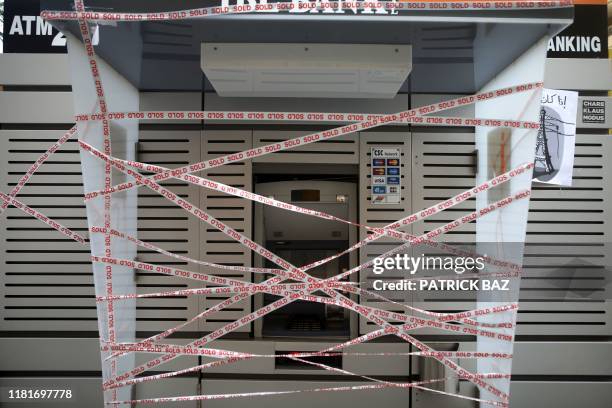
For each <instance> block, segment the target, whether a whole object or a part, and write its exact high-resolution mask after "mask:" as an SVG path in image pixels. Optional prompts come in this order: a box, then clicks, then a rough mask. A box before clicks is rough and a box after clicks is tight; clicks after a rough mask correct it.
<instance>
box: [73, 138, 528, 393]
mask: <svg viewBox="0 0 612 408" xmlns="http://www.w3.org/2000/svg"><path fill="white" fill-rule="evenodd" d="M84 147H85V148H87V149H89V150H90V151H91V147H90V146H89V147H87V146H84ZM91 152H92V153H94V151H91ZM100 153H101V152H98V154H97V155H98V156H99V157H100ZM94 154H95V153H94ZM101 158H102V157H101ZM104 159H106V160H107V161H110V162H111V163H112V164H113V166H114V167H115V168H117V169H118V170H120V171H121V172H123V173H125V174H128V175H132V176H133V177H135V178H136V179H137V180H139V181H141V182H144V184H145V185H147V187H149V188H150V189H152V190H153V191H155V192H158V193H159V194H161V195H162V196H165V197H166V198H168V199H169V200H170V201H172V202H174V203H175V204H177V205H179V206H181V207H182V208H184V209H185V210H187V211H188V212H190V213H192V214H193V215H195V216H196V217H198V218H200V219H201V220H202V221H205V222H207V223H208V224H209V225H211V226H214V227H216V228H218V229H219V230H220V231H222V232H223V233H224V234H226V235H228V236H229V237H232V238H233V239H235V240H237V241H239V242H242V243H243V244H244V245H246V246H248V247H250V248H251V249H253V250H256V251H257V252H258V253H259V254H260V255H262V256H263V257H265V258H267V259H269V260H270V261H272V262H275V263H277V264H278V265H280V266H281V267H283V268H285V269H287V270H289V271H291V272H295V273H298V274H302V276H301V280H305V281H310V282H311V281H312V280H313V278H312V277H310V276H309V275H306V274H304V273H303V272H302V271H300V270H299V269H298V268H296V267H294V266H292V265H291V264H289V263H288V262H286V261H285V260H282V259H280V258H279V257H277V256H276V255H274V254H272V253H270V252H269V251H267V250H265V249H264V248H263V247H261V246H259V245H258V244H257V243H255V242H253V241H251V240H250V239H248V238H247V237H245V236H243V235H242V234H240V233H238V232H237V231H235V230H233V229H231V228H229V227H228V226H227V225H225V224H223V223H221V222H220V221H218V220H216V219H215V218H214V217H211V216H210V215H209V214H207V213H205V212H204V211H202V210H201V209H198V208H197V207H196V208H195V209H194V206H193V205H191V204H189V203H187V202H185V201H182V200H181V201H182V202H179V200H178V198H177V197H176V195H175V194H173V193H172V192H170V191H169V190H167V189H165V188H163V187H162V186H160V185H159V184H157V183H155V182H151V181H150V180H144V181H143V177H142V176H141V175H140V174H138V173H136V172H133V171H131V170H129V169H126V168H125V166H123V165H121V164H119V163H118V162H116V161H114V160H111V159H109V158H108V156H106V157H104ZM526 196H528V193H527V194H526V195H523V196H517V197H516V199H521V198H525V197H526ZM510 202H512V201H508V202H507V204H509V203H510ZM507 204H500V207H501V206H505V205H507ZM470 222H471V221H470ZM458 225H460V223H457V224H456V226H458ZM456 226H451V227H450V228H449V227H447V226H445V228H444V229H443V230H442V233H443V232H446V231H448V230H450V229H452V228H455V227H456ZM434 232H435V230H434ZM439 234H440V232H437V233H436V235H439ZM434 236H435V235H434ZM304 275H305V276H304ZM326 293H328V294H329V295H330V296H332V297H340V296H341V295H340V294H338V293H337V292H333V291H332V292H327V291H326ZM291 301H292V300H288V299H287V298H282V299H279V300H278V301H276V302H274V303H272V304H271V305H268V306H267V307H266V308H262V309H260V310H258V311H257V312H254V313H252V314H251V316H253V318H257V317H261V316H263V315H265V314H267V313H270V312H271V311H272V310H273V309H272V308H279V307H282V306H284V305H285V304H287V303H289V302H291ZM343 301H344V303H343V305H342V306H343V307H348V306H349V305H350V304H352V303H353V302H352V301H350V300H348V299H346V298H344V299H343ZM268 308H270V309H272V310H266V309H268ZM365 317H368V316H365ZM369 318H370V319H371V317H369ZM371 320H373V319H371ZM378 320H379V323H377V322H376V321H375V323H377V324H381V325H385V324H386V322H384V321H382V320H380V319H378ZM248 322H250V320H246V321H244V322H243V321H242V320H241V322H238V321H236V322H234V324H231V326H232V327H231V330H235V329H236V328H238V327H240V326H241V325H244V324H246V323H248ZM227 326H228V325H226V327H227ZM391 327H392V326H391ZM219 332H221V333H222V329H220V330H218V331H215V332H214V333H212V335H211V336H206V337H209V340H208V341H210V340H214V339H215V338H217V337H218V336H217V337H215V335H217V334H218V333H219ZM401 337H403V338H405V339H411V340H413V341H414V342H413V341H410V340H409V341H410V342H411V343H413V344H415V345H417V347H419V348H421V347H423V348H426V349H429V347H428V346H426V345H425V344H423V343H420V342H418V341H417V340H416V339H414V338H412V337H410V336H408V335H405V334H402V336H401ZM204 339H205V338H203V339H202V340H204ZM415 342H416V343H415ZM421 349H422V348H421ZM441 362H442V363H443V364H445V365H447V366H448V367H449V368H451V369H452V370H454V371H455V370H459V369H460V367H458V366H457V365H456V364H454V363H452V362H450V361H448V363H447V361H445V359H441ZM160 363H161V362H160ZM482 385H483V386H485V387H486V388H487V389H488V390H490V391H492V392H494V393H495V394H496V395H498V396H500V397H502V398H507V395H506V394H505V393H503V392H501V391H499V390H498V389H496V388H495V387H493V386H491V385H490V384H488V383H486V382H485V383H483V384H482Z"/></svg>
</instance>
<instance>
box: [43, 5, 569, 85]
mask: <svg viewBox="0 0 612 408" xmlns="http://www.w3.org/2000/svg"><path fill="white" fill-rule="evenodd" d="M219 4H220V3H219V2H211V1H196V0H185V1H181V2H180V3H177V2H176V1H172V0H87V1H86V2H85V5H86V7H87V10H88V11H100V12H133V11H138V12H158V11H169V10H176V9H190V8H199V7H208V6H216V5H219ZM231 4H233V2H232V3H231ZM41 8H42V9H46V10H73V9H74V7H73V1H72V0H43V1H42V2H41ZM572 18H573V9H572V8H558V9H533V10H478V11H467V10H466V11H433V10H432V11H399V14H398V15H383V14H359V15H354V14H352V13H344V14H325V13H318V14H311V13H302V14H289V13H276V14H268V13H265V14H264V13H258V14H238V15H222V16H212V17H207V18H200V19H190V20H180V21H149V22H117V23H110V22H109V23H101V24H100V25H99V28H98V29H99V35H100V43H99V45H97V46H96V52H97V53H98V55H99V56H100V57H101V58H103V59H104V60H106V61H107V62H108V63H109V64H111V66H113V67H114V68H115V69H116V70H117V71H118V72H119V73H121V74H122V75H123V76H124V77H126V78H127V79H128V80H129V81H130V82H131V83H132V84H133V85H134V86H136V87H137V88H138V89H141V90H157V91H164V90H166V91H202V89H205V90H211V91H212V89H213V88H212V86H211V84H210V82H209V81H208V80H207V79H206V77H205V75H204V74H203V73H202V69H201V66H200V63H201V61H200V59H201V46H202V44H203V43H276V44H278V43H293V44H295V43H308V44H317V43H320V44H330V43H331V44H381V45H382V44H387V45H388V44H398V45H399V44H404V45H411V46H412V72H411V73H410V75H409V77H408V80H407V81H406V82H405V83H404V84H403V86H402V87H401V88H400V92H429V93H436V92H443V93H472V92H475V91H476V90H478V89H479V88H480V87H481V86H482V85H483V84H485V83H486V82H488V81H489V80H490V79H491V78H493V77H494V76H495V75H496V74H497V73H499V72H500V71H501V70H502V69H503V68H504V67H506V66H507V65H509V64H510V63H511V62H512V61H514V60H515V59H516V57H518V56H519V55H520V54H522V53H523V52H524V51H525V50H527V49H528V48H529V47H530V46H531V45H532V44H533V43H535V42H536V41H537V40H539V39H541V38H542V37H543V36H545V35H553V34H555V33H557V32H558V31H560V30H561V29H562V28H563V27H565V26H567V25H568V24H570V23H571V21H572ZM54 24H56V25H57V27H58V28H59V29H61V30H63V31H65V32H71V33H72V34H74V35H75V36H76V37H77V38H80V32H79V30H78V26H77V24H76V22H74V21H71V22H54Z"/></svg>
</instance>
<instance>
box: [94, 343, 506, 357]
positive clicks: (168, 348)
mask: <svg viewBox="0 0 612 408" xmlns="http://www.w3.org/2000/svg"><path fill="white" fill-rule="evenodd" d="M101 350H102V351H129V352H142V353H154V354H180V355H186V356H205V357H211V358H226V357H248V358H289V357H298V358H308V357H321V356H323V357H325V356H346V357H349V356H351V357H376V356H379V357H399V356H418V357H431V356H433V355H439V356H443V357H448V358H467V359H478V358H501V359H511V358H512V354H508V353H496V352H482V351H433V352H423V351H413V352H405V353H401V352H398V353H395V352H379V353H359V352H320V351H314V352H294V353H288V354H253V353H243V352H238V351H232V350H223V349H214V348H204V347H195V348H194V347H187V346H182V345H180V344H155V345H151V346H141V345H139V344H138V343H117V344H112V343H104V344H103V345H102V346H101Z"/></svg>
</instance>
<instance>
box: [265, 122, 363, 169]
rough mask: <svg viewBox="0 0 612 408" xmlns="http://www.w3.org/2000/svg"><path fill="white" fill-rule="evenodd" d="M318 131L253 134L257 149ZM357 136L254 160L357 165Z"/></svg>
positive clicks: (348, 136)
mask: <svg viewBox="0 0 612 408" xmlns="http://www.w3.org/2000/svg"><path fill="white" fill-rule="evenodd" d="M314 132H316V131H301V132H292V131H260V130H256V131H254V132H253V144H254V146H255V147H260V146H265V145H269V144H272V143H283V142H284V141H285V140H287V139H293V138H296V137H300V136H304V135H308V134H311V133H314ZM358 147H359V145H358V142H357V134H356V133H353V134H350V135H346V136H340V137H336V138H334V139H331V140H325V141H321V142H316V143H312V144H309V145H306V146H303V147H296V148H293V149H291V150H287V151H284V152H278V153H272V154H270V155H267V156H263V157H258V158H255V159H253V162H255V163H259V162H265V163H308V164H311V163H312V164H357V162H358V160H359V153H358Z"/></svg>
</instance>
